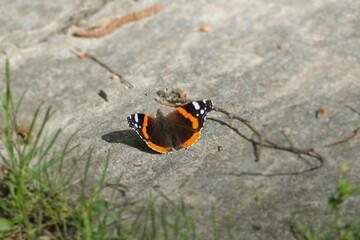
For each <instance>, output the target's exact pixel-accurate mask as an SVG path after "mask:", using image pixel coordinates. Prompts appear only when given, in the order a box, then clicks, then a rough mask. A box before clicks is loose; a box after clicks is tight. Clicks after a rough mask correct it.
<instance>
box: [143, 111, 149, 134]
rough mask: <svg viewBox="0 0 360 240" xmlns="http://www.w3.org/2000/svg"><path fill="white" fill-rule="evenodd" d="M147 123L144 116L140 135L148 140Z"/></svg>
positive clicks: (146, 118) (146, 117) (147, 119)
mask: <svg viewBox="0 0 360 240" xmlns="http://www.w3.org/2000/svg"><path fill="white" fill-rule="evenodd" d="M148 121H149V116H148V115H146V114H145V116H144V123H143V129H142V133H143V135H144V137H145V138H146V139H149V135H148V134H147V126H148Z"/></svg>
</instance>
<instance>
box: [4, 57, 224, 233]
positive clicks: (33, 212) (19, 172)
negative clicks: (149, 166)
mask: <svg viewBox="0 0 360 240" xmlns="http://www.w3.org/2000/svg"><path fill="white" fill-rule="evenodd" d="M10 83H11V81H10V63H9V60H8V58H6V91H5V93H4V97H3V99H2V104H3V111H2V112H3V116H4V127H3V130H4V131H3V132H4V134H3V135H4V136H3V137H1V135H0V144H1V143H2V142H4V149H0V157H1V160H2V167H1V171H0V239H39V238H41V237H48V238H49V239H201V236H200V234H199V233H198V232H197V231H196V216H197V213H198V210H199V207H200V205H199V206H198V207H197V208H196V209H195V210H193V211H191V212H189V210H188V209H187V207H186V206H185V203H184V202H180V203H179V204H177V203H175V202H173V201H172V200H170V199H169V198H168V197H167V196H165V195H164V194H162V193H161V192H159V191H157V193H158V194H157V195H156V196H155V197H151V198H146V199H143V200H141V201H135V198H136V197H135V198H134V199H132V200H131V201H128V202H126V203H123V204H117V203H116V201H115V196H116V192H117V188H116V187H114V188H113V189H112V191H111V194H108V195H107V196H108V198H106V199H105V198H104V197H103V196H102V193H103V190H104V188H105V187H106V185H107V180H108V179H109V176H110V175H109V174H108V164H109V159H110V152H109V153H108V154H107V156H106V160H105V166H104V169H103V172H102V175H101V178H100V180H99V181H96V180H95V179H94V178H93V177H92V176H93V175H91V174H90V170H91V167H90V166H91V158H92V157H91V156H92V155H91V152H92V151H91V150H88V151H85V152H82V153H81V152H80V148H79V145H73V144H72V139H73V137H74V135H75V134H74V135H73V136H71V137H70V139H69V140H68V141H67V142H66V143H65V145H64V146H63V147H62V148H61V149H60V150H58V149H59V146H58V144H57V140H58V138H59V136H60V134H61V130H60V129H59V130H57V131H56V132H55V133H54V134H52V135H51V136H45V135H44V132H45V129H46V125H47V123H48V121H49V119H50V118H51V116H52V115H53V114H54V111H52V109H51V107H48V108H47V109H46V110H45V112H44V114H43V117H42V119H40V116H41V115H42V114H41V112H42V109H43V108H44V107H43V106H42V105H40V106H39V107H38V108H37V109H36V110H35V112H34V115H33V117H32V120H31V122H30V125H29V126H28V127H27V130H28V133H27V134H25V135H24V134H23V133H21V129H20V126H19V125H18V120H17V114H18V111H19V108H20V105H21V102H22V100H23V98H24V95H22V96H21V98H20V100H19V102H18V103H17V104H16V105H15V104H14V99H13V95H12V90H11V84H10ZM85 159H87V160H86V163H85V167H84V170H83V171H84V172H83V173H82V174H79V165H80V164H79V162H80V161H81V162H83V161H82V160H85ZM64 166H66V170H65V169H64ZM79 175H80V177H78V176H79ZM120 179H121V178H119V179H118V181H117V183H116V184H112V185H113V186H120V184H119V183H120ZM89 182H91V184H90V186H89ZM72 189H80V191H78V192H79V194H78V196H76V194H73V193H71V190H72ZM213 227H214V228H213V231H214V234H213V235H214V239H218V238H219V237H218V236H217V233H216V223H215V221H213Z"/></svg>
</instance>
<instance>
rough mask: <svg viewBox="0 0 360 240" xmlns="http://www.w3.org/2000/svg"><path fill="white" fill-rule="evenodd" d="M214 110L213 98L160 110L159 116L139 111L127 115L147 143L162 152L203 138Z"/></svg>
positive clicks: (179, 147) (178, 148)
mask: <svg viewBox="0 0 360 240" xmlns="http://www.w3.org/2000/svg"><path fill="white" fill-rule="evenodd" d="M211 110H212V102H211V101H210V100H202V101H194V102H191V103H188V104H185V105H184V106H181V107H179V108H177V109H176V110H175V111H173V112H171V113H169V114H168V115H167V116H165V115H164V114H163V113H162V112H161V111H160V110H158V111H157V113H156V118H154V117H152V116H150V115H147V114H143V113H136V114H133V115H130V116H128V117H127V121H128V124H129V127H131V128H133V129H134V130H135V131H136V132H137V133H138V134H139V135H140V137H141V138H142V139H143V140H144V141H145V142H146V143H147V145H148V146H149V147H150V148H152V149H154V150H155V151H158V152H161V153H169V152H172V151H173V149H175V150H180V149H184V148H188V147H190V146H191V145H193V144H194V143H195V142H196V141H197V140H198V139H199V138H200V130H201V129H202V127H203V126H204V123H205V118H206V115H207V114H208V113H209V112H210V111H211Z"/></svg>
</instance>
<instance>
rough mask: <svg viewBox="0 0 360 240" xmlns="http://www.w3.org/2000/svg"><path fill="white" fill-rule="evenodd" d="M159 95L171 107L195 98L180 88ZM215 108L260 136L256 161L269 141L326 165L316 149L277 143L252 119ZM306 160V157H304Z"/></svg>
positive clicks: (274, 145)
mask: <svg viewBox="0 0 360 240" xmlns="http://www.w3.org/2000/svg"><path fill="white" fill-rule="evenodd" d="M157 95H158V96H159V98H157V99H156V101H157V102H159V103H160V104H163V105H166V106H170V107H179V106H182V105H184V104H186V103H189V102H192V101H193V100H191V99H188V98H186V95H183V94H182V91H181V90H180V89H175V90H172V91H171V92H170V93H166V92H164V91H161V90H159V91H158V92H157ZM213 110H215V111H217V112H221V113H223V114H225V115H226V116H227V117H229V118H230V119H236V120H238V121H240V122H242V123H244V124H245V125H246V126H247V127H248V128H249V129H250V130H251V131H253V132H254V133H255V134H256V136H257V137H258V138H259V142H255V141H253V143H254V144H256V145H258V147H257V149H256V159H255V160H256V161H260V155H261V150H262V148H263V146H264V144H263V143H264V142H265V143H267V145H266V147H271V148H275V149H279V150H284V151H288V152H292V153H296V154H299V155H301V154H303V155H307V156H309V157H314V158H316V159H318V160H319V164H317V165H314V164H311V163H310V162H308V161H307V160H306V162H307V163H308V164H311V165H312V166H313V167H315V168H318V167H321V166H323V165H324V163H325V158H324V157H322V156H321V155H320V154H319V153H317V152H315V150H314V149H313V148H311V149H300V148H295V147H293V146H292V143H291V142H290V146H283V145H280V144H277V143H274V142H272V141H270V140H268V139H266V138H264V137H263V136H262V135H261V134H260V133H259V131H258V130H256V129H255V128H254V127H253V126H252V125H251V124H250V121H248V120H246V119H243V118H240V117H238V116H236V115H234V114H232V113H230V112H228V111H226V110H225V109H224V108H221V107H218V106H214V105H213ZM302 159H303V160H304V158H302Z"/></svg>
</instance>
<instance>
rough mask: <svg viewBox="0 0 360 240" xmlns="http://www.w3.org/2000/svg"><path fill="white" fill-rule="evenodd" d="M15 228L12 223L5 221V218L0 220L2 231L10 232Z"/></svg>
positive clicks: (0, 229)
mask: <svg viewBox="0 0 360 240" xmlns="http://www.w3.org/2000/svg"><path fill="white" fill-rule="evenodd" d="M13 227H14V224H13V222H12V221H10V220H8V219H5V218H0V231H2V232H3V231H9V230H11V229H12V228H13Z"/></svg>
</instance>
